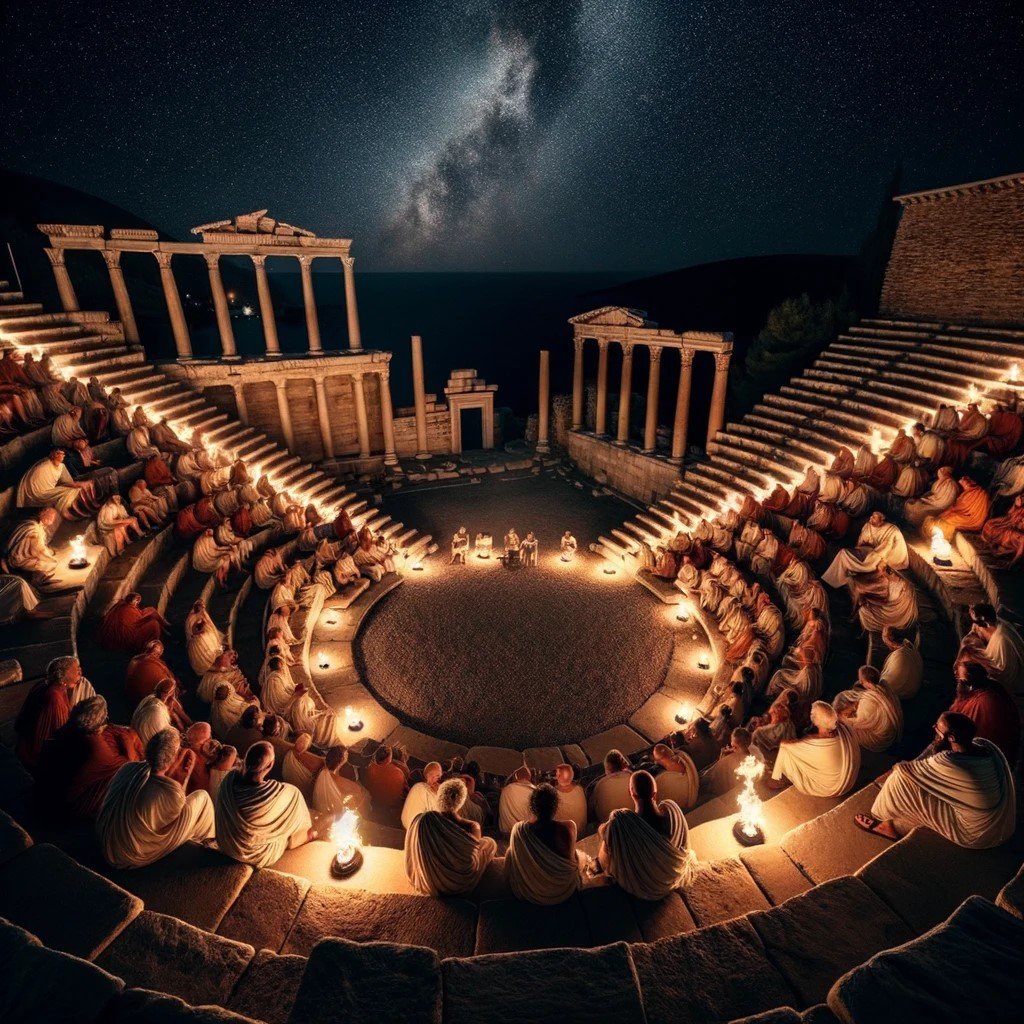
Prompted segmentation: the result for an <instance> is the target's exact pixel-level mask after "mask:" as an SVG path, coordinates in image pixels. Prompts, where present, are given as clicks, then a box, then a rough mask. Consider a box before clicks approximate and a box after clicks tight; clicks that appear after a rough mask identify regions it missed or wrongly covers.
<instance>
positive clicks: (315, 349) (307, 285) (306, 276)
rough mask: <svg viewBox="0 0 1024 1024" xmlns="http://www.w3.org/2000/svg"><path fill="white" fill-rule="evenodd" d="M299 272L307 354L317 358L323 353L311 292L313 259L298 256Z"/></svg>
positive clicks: (314, 297) (314, 301)
mask: <svg viewBox="0 0 1024 1024" xmlns="http://www.w3.org/2000/svg"><path fill="white" fill-rule="evenodd" d="M299 270H300V271H301V272H302V302H303V304H304V305H305V307H306V333H307V334H308V335H309V354H310V355H311V356H318V355H319V354H320V353H321V352H323V350H324V348H323V345H321V344H320V321H319V320H318V319H317V315H316V295H315V294H314V292H313V257H312V256H300V257H299Z"/></svg>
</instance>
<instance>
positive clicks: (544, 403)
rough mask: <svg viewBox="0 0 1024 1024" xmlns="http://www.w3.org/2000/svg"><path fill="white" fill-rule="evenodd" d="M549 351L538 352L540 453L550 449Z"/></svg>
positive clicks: (538, 448) (538, 446)
mask: <svg viewBox="0 0 1024 1024" xmlns="http://www.w3.org/2000/svg"><path fill="white" fill-rule="evenodd" d="M550 407H551V352H550V351H549V350H548V349H543V350H542V351H541V354H540V379H539V380H538V382H537V451H538V452H540V453H541V454H542V455H543V454H545V453H547V452H549V451H551V437H550V429H551V414H550Z"/></svg>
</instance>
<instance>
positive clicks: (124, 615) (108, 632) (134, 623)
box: [99, 593, 168, 654]
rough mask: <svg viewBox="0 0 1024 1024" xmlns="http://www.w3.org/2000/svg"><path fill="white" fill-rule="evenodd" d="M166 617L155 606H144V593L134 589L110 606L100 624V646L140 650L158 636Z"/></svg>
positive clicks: (112, 648)
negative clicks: (133, 591) (135, 591)
mask: <svg viewBox="0 0 1024 1024" xmlns="http://www.w3.org/2000/svg"><path fill="white" fill-rule="evenodd" d="M167 628H168V622H167V620H166V619H165V618H164V617H163V616H162V615H161V614H160V613H159V612H158V611H157V610H156V609H155V608H143V607H142V595H141V594H136V593H131V594H128V595H127V596H126V597H124V598H122V599H121V600H120V601H117V602H116V603H115V604H114V605H112V606H111V608H110V610H109V611H108V612H107V614H106V615H104V616H103V622H102V623H101V624H100V632H99V641H100V646H101V647H104V648H106V650H108V651H127V652H128V653H129V654H138V653H139V651H141V650H143V648H145V646H146V644H148V643H149V642H150V641H151V640H159V639H160V636H161V634H162V633H163V631H164V630H165V629H167Z"/></svg>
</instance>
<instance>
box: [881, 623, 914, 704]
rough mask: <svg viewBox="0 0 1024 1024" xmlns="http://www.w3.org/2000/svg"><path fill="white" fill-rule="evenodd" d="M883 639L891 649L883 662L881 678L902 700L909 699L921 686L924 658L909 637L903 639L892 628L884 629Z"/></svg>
mask: <svg viewBox="0 0 1024 1024" xmlns="http://www.w3.org/2000/svg"><path fill="white" fill-rule="evenodd" d="M882 641H883V643H884V644H885V646H886V647H887V648H888V649H889V653H888V655H886V658H885V661H884V662H883V663H882V671H881V678H882V681H883V682H884V683H885V684H886V685H887V686H888V687H889V689H890V690H891V691H892V692H893V693H894V694H895V695H896V696H897V697H899V698H900V699H901V700H909V699H910V698H911V697H913V696H914V695H915V694H916V693H917V691H918V690H919V689H920V688H921V682H922V680H923V679H924V659H923V658H922V657H921V652H920V651H919V650H918V649H917V647H916V646H914V644H913V642H912V641H910V640H908V639H901V638H900V637H899V635H898V634H897V633H896V632H895V631H894V630H892V629H885V630H883V631H882Z"/></svg>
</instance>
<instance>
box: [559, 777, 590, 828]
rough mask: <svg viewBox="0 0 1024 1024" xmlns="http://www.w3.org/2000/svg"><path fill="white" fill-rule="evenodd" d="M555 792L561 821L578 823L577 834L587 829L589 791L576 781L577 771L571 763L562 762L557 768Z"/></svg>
mask: <svg viewBox="0 0 1024 1024" xmlns="http://www.w3.org/2000/svg"><path fill="white" fill-rule="evenodd" d="M555 792H556V793H557V794H558V811H557V812H556V813H555V817H556V818H557V819H558V820H559V821H573V822H575V823H576V834H577V835H583V833H584V832H586V830H587V791H586V790H585V789H584V788H583V787H582V786H581V785H580V784H579V783H578V782H577V781H576V772H575V771H574V770H573V767H572V765H571V764H560V765H559V766H558V767H557V768H556V769H555Z"/></svg>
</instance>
